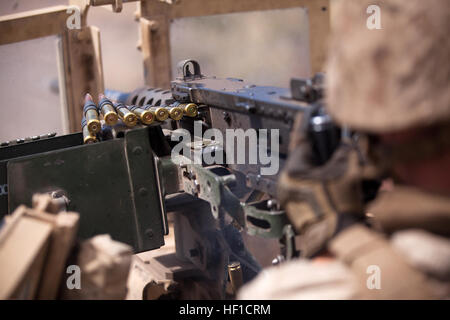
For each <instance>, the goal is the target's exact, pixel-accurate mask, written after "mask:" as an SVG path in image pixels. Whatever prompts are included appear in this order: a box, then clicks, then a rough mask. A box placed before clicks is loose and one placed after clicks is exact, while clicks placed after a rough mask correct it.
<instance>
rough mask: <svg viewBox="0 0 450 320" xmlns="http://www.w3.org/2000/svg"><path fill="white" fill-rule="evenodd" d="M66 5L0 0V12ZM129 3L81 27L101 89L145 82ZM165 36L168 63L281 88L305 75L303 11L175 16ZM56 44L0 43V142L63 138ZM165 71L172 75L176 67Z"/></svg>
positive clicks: (93, 12) (92, 15)
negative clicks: (98, 53) (97, 37)
mask: <svg viewBox="0 0 450 320" xmlns="http://www.w3.org/2000/svg"><path fill="white" fill-rule="evenodd" d="M206 1H207V0H206ZM66 3H67V2H66V1H56V0H2V1H0V15H8V14H13V13H18V12H22V11H28V10H33V9H39V8H44V7H48V6H54V5H60V4H66ZM136 6H137V4H136V3H126V4H124V8H123V10H122V12H121V13H113V12H112V11H111V10H109V9H107V8H104V7H93V8H90V10H89V14H88V24H90V25H94V26H97V27H98V28H99V29H100V33H101V50H102V60H103V72H104V81H105V88H108V89H115V90H121V91H131V90H133V89H135V88H137V87H141V86H143V85H144V76H143V74H144V72H143V64H142V55H141V52H140V51H139V50H137V48H136V45H137V43H138V40H139V33H138V23H137V22H136V21H135V20H134V12H135V11H136ZM0 32H2V31H1V30H0ZM170 32H171V41H170V42H171V54H172V65H173V66H175V65H176V63H177V62H178V61H180V60H183V59H187V58H193V59H196V60H198V61H199V62H200V64H201V66H202V73H204V74H206V75H215V76H218V77H235V78H242V79H245V80H248V81H250V82H252V83H255V84H260V85H275V86H284V87H287V86H288V85H289V80H290V78H291V77H293V76H297V77H303V76H309V75H310V66H309V47H308V43H309V39H308V17H307V13H306V11H305V10H303V9H286V10H273V11H266V12H249V13H235V14H229V15H218V16H207V17H196V18H182V19H177V20H174V21H172V24H171V28H170ZM56 40H57V39H56V36H55V37H46V38H41V39H36V40H30V41H24V42H19V43H14V44H8V45H3V46H0V96H1V116H0V141H5V140H12V139H16V138H21V137H26V136H33V135H39V134H44V133H49V132H57V133H58V134H63V132H62V123H61V107H60V98H59V88H58V72H57V63H56V61H57V56H56ZM172 70H173V72H172V73H173V75H174V76H175V70H176V69H175V67H173V68H172Z"/></svg>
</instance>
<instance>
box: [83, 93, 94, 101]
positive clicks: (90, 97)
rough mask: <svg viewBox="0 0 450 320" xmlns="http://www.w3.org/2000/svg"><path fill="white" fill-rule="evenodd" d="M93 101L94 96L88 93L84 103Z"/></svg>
mask: <svg viewBox="0 0 450 320" xmlns="http://www.w3.org/2000/svg"><path fill="white" fill-rule="evenodd" d="M88 101H93V99H92V96H91V95H90V94H89V93H86V95H85V96H84V102H88Z"/></svg>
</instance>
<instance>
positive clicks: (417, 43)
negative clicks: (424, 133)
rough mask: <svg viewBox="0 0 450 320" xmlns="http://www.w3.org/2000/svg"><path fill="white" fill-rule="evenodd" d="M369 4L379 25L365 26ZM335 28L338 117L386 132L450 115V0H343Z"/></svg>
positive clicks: (333, 101) (332, 77)
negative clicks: (374, 7)
mask: <svg viewBox="0 0 450 320" xmlns="http://www.w3.org/2000/svg"><path fill="white" fill-rule="evenodd" d="M371 5H377V6H378V7H379V9H380V10H379V12H380V15H379V17H380V20H379V21H380V22H381V29H369V28H368V23H370V22H373V20H371V19H374V18H375V15H376V14H375V12H371V8H373V7H371V8H369V6H371ZM368 8H369V9H368ZM374 14H375V15H374ZM368 19H370V20H369V22H368ZM369 26H370V24H369ZM332 30H333V34H332V37H331V43H330V52H329V55H330V56H329V61H328V66H327V73H328V74H327V81H328V83H327V86H328V93H327V102H328V108H329V112H330V113H331V115H332V116H333V117H334V118H335V120H336V121H337V122H338V123H340V124H343V125H348V126H349V127H351V128H354V129H359V130H364V131H367V132H373V133H385V132H392V131H398V130H403V129H407V128H412V127H419V126H428V125H433V124H436V123H438V122H441V123H443V122H447V123H448V122H449V120H450V88H449V82H450V81H449V80H450V37H449V34H448V32H449V30H450V1H448V0H430V1H423V0H408V1H405V0H385V1H377V0H359V1H345V0H344V1H343V0H339V1H337V3H336V5H335V8H333V19H332Z"/></svg>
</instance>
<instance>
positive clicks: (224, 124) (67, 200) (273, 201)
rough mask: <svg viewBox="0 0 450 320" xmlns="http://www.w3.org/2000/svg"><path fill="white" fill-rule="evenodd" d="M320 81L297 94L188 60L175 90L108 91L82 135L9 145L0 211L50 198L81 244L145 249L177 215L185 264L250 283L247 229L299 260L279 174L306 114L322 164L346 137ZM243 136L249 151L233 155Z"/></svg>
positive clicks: (295, 87) (88, 112) (297, 82)
mask: <svg viewBox="0 0 450 320" xmlns="http://www.w3.org/2000/svg"><path fill="white" fill-rule="evenodd" d="M322 84H323V77H322V76H321V75H316V76H315V77H314V78H312V79H292V81H291V88H290V89H284V88H277V87H265V86H255V85H250V84H248V83H246V82H244V81H242V80H239V79H234V78H227V79H217V78H215V77H205V76H203V75H202V74H201V72H200V66H199V64H198V63H197V62H196V61H193V60H186V61H182V62H181V63H180V64H179V77H178V78H177V79H176V80H175V81H173V82H172V83H171V88H170V90H165V91H164V90H161V89H152V88H144V89H139V90H136V91H135V92H132V93H129V94H124V93H118V92H112V91H109V92H108V91H107V92H105V95H106V97H101V98H102V99H101V101H99V104H98V105H95V104H94V103H93V102H92V101H90V100H89V99H88V101H87V104H86V105H85V109H84V114H85V118H84V120H83V123H82V128H83V131H82V132H79V133H75V134H68V135H64V136H55V137H53V136H52V137H33V138H28V139H18V140H17V141H14V142H5V143H3V144H2V147H1V148H0V179H1V181H0V185H5V187H4V189H5V192H4V193H2V196H1V198H0V211H1V213H3V214H6V213H7V212H12V211H14V209H15V208H17V207H18V206H19V205H20V204H26V205H30V203H31V198H32V195H33V194H34V193H50V194H52V196H53V197H54V198H55V199H56V200H58V201H59V202H60V203H62V204H63V206H64V207H65V208H66V209H67V210H70V211H77V212H79V213H80V216H81V219H80V230H79V236H80V237H81V238H87V237H90V236H92V235H95V234H101V233H109V234H110V235H111V236H112V237H113V238H114V239H116V240H119V241H122V242H125V243H128V244H130V245H132V246H133V248H134V249H135V251H136V252H142V251H147V250H153V249H157V248H159V247H161V246H163V245H164V235H167V234H168V232H169V227H168V220H167V214H166V212H175V214H174V230H175V242H176V257H177V259H179V260H180V261H184V262H188V263H190V264H192V265H193V266H195V268H194V269H195V270H197V271H198V273H199V274H201V275H202V276H205V277H206V278H208V279H212V280H220V281H226V280H227V278H228V277H227V272H226V270H227V269H226V268H227V266H228V265H229V264H230V263H231V262H238V263H240V265H241V266H242V269H241V271H242V276H243V281H244V282H245V281H248V280H250V279H251V278H253V277H254V276H255V275H256V274H257V273H258V272H259V270H260V265H259V263H258V262H257V261H256V260H255V259H254V258H253V256H252V254H250V252H249V251H248V250H247V249H246V248H245V246H244V242H243V240H242V236H241V233H242V232H247V233H248V234H250V235H254V236H260V237H265V238H276V239H279V241H280V245H281V252H280V256H281V257H283V258H284V259H290V258H292V257H294V256H296V255H297V253H298V252H297V250H296V247H295V242H294V236H295V235H294V231H293V229H292V227H291V225H290V224H289V221H288V219H287V216H286V214H285V212H284V211H283V208H280V206H279V205H278V203H277V177H278V173H279V171H280V170H281V169H282V168H283V166H284V163H285V160H286V158H287V156H288V145H289V139H290V133H291V131H292V128H293V124H294V119H295V117H296V114H297V113H299V112H305V113H307V114H308V119H309V122H308V132H309V135H308V136H309V138H310V140H311V144H312V147H313V150H314V151H315V153H316V158H317V161H318V162H324V161H326V160H327V159H328V158H329V157H330V155H331V154H332V153H333V150H334V148H335V147H336V146H337V145H338V143H339V140H340V130H339V129H338V128H337V127H336V126H334V125H333V123H332V122H331V121H330V118H329V117H328V116H327V114H326V113H324V110H323V106H322V103H321V99H322V90H323V85H322ZM146 111H147V112H146ZM108 112H111V114H114V113H116V114H117V115H118V117H112V118H107V114H108ZM180 112H181V113H180ZM131 115H133V116H131ZM98 116H99V117H100V118H102V119H100V118H99V119H100V120H99V119H96V117H98ZM113 118H114V119H113ZM117 118H119V120H117ZM132 118H133V119H132ZM136 120H139V121H136ZM92 121H93V122H92ZM96 121H97V122H96ZM91 122H92V123H93V124H91ZM208 129H215V130H214V131H209V132H208ZM211 132H212V134H211ZM230 134H231V135H232V138H229V135H230ZM233 134H234V135H233ZM242 134H243V135H242ZM225 136H226V138H224V137H225ZM239 139H241V143H242V141H244V143H245V146H246V147H244V148H242V147H241V148H236V146H242V144H241V145H240V144H239V141H238V140H239ZM269 142H270V143H269ZM252 148H254V149H253V151H252ZM254 150H257V151H258V152H257V153H258V157H256V158H255V154H253V153H254ZM175 151H177V152H175ZM252 152H253V153H252ZM243 154H244V156H243ZM239 159H241V160H242V159H243V161H239ZM255 159H256V160H255ZM258 159H259V160H261V159H263V160H264V161H263V160H261V161H259V162H258ZM267 159H269V160H273V161H268V160H267ZM275 162H276V164H275ZM264 169H266V170H264ZM6 186H7V187H6ZM6 188H7V189H6ZM235 266H236V264H235ZM230 274H231V273H230Z"/></svg>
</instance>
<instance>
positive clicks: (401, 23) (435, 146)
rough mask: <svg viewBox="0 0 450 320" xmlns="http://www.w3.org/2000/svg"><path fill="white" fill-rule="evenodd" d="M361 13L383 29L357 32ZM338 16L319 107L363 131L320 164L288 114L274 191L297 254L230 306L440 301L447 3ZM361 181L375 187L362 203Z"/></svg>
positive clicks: (394, 4) (448, 145) (448, 232)
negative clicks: (286, 150)
mask: <svg viewBox="0 0 450 320" xmlns="http://www.w3.org/2000/svg"><path fill="white" fill-rule="evenodd" d="M369 5H378V6H379V7H380V8H381V23H382V26H383V28H382V29H381V30H377V29H374V30H369V29H368V28H366V19H367V15H366V8H367V7H368V6H369ZM335 9H336V12H335V13H336V14H335V17H336V21H335V22H334V23H333V28H332V37H331V43H330V51H329V57H328V64H327V70H326V71H327V72H326V74H327V82H326V84H327V93H326V100H327V101H326V102H327V111H328V112H329V113H330V115H331V116H332V117H333V120H334V121H335V122H337V123H338V124H339V125H340V126H345V127H347V128H350V129H351V130H353V131H356V132H359V133H360V135H358V136H355V139H352V140H347V141H343V142H342V144H341V146H340V147H339V148H338V149H337V150H336V151H335V152H334V154H333V155H332V157H331V159H330V160H329V161H328V162H327V163H326V164H324V165H322V166H318V165H316V164H314V163H312V162H311V161H310V152H311V150H310V146H309V145H308V140H307V139H306V137H305V134H304V132H303V131H302V125H301V124H302V123H303V122H304V119H303V118H304V117H305V115H300V116H299V118H297V120H296V125H295V127H296V130H295V132H294V133H293V137H292V140H293V142H292V143H291V145H290V155H289V159H288V163H287V165H286V167H285V170H284V172H283V173H282V174H281V177H280V181H279V185H280V187H279V194H280V203H281V204H282V205H283V206H284V208H286V211H287V214H288V216H289V219H290V221H291V223H292V225H293V226H294V228H295V230H296V232H297V234H298V236H297V238H298V240H299V243H301V245H300V257H299V258H297V259H293V260H291V261H289V262H286V263H283V264H281V265H279V266H275V267H272V268H269V269H267V270H266V272H265V273H263V274H261V275H259V276H258V277H257V278H256V279H255V280H254V281H253V282H250V283H249V284H248V285H246V286H244V287H243V288H242V289H241V291H240V292H239V298H241V299H448V298H449V297H450V91H449V90H448V84H449V80H450V62H449V59H448V57H450V42H449V41H448V30H450V10H449V6H448V1H447V0H433V1H427V2H424V1H420V0H410V1H402V0H386V1H372V0H370V1H367V0H362V1H339V2H338V3H337V4H336V8H335ZM356 137H357V138H358V139H356ZM370 179H375V180H379V181H380V182H381V186H380V188H379V191H378V193H377V195H376V197H375V198H374V199H365V198H364V193H363V188H362V182H363V181H366V180H370ZM312 204H314V205H312Z"/></svg>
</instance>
